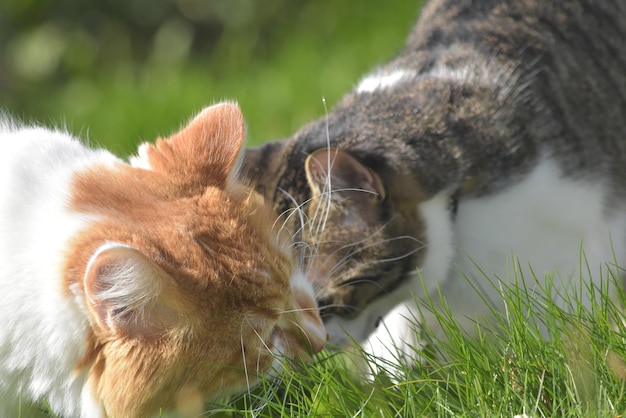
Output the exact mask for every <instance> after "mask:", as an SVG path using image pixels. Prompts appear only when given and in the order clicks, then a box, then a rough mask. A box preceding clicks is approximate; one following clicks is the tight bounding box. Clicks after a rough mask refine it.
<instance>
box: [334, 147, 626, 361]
mask: <svg viewBox="0 0 626 418" xmlns="http://www.w3.org/2000/svg"><path fill="white" fill-rule="evenodd" d="M608 198H609V190H608V188H607V187H605V185H603V184H601V183H598V182H591V181H582V180H573V179H571V178H566V177H563V175H562V174H561V172H560V170H559V168H558V166H557V164H556V163H555V162H554V161H552V160H550V159H544V160H542V161H541V162H540V163H539V164H538V165H537V166H536V167H535V168H534V170H532V172H531V173H530V174H529V175H528V176H527V177H526V178H525V179H523V180H522V181H520V182H519V183H517V184H515V185H512V186H510V187H508V188H506V189H504V190H502V191H500V192H498V193H495V194H493V195H491V196H483V197H477V198H472V199H465V200H461V201H460V202H459V207H458V213H457V215H456V220H455V222H454V226H453V224H452V222H451V221H449V220H451V217H450V216H451V215H450V214H449V212H448V210H447V202H446V200H445V199H444V198H443V195H438V196H435V197H434V198H433V199H431V200H429V201H427V202H424V203H422V204H421V205H420V206H419V207H418V211H419V212H420V214H421V216H422V218H423V219H424V221H425V224H426V238H427V241H428V243H429V245H428V248H427V250H426V251H427V252H426V254H425V259H424V261H423V265H422V267H421V269H420V270H421V273H422V275H423V279H424V283H422V281H420V279H419V276H418V275H415V276H413V277H410V278H409V280H408V282H406V283H404V284H403V285H402V286H400V288H398V289H396V290H395V291H393V292H391V293H390V294H389V295H387V296H384V297H382V298H380V299H378V300H376V301H375V302H373V303H371V304H370V305H368V307H367V308H366V309H365V311H364V312H363V313H362V314H361V315H359V316H358V317H357V318H355V319H352V320H345V319H341V318H334V319H333V320H332V321H331V322H330V323H328V324H327V329H328V331H329V333H330V335H331V341H336V342H338V343H340V344H345V343H346V342H347V341H348V339H347V337H346V335H345V333H346V332H349V334H350V335H351V336H352V337H353V338H355V339H356V340H357V341H360V342H362V345H363V347H364V348H365V350H366V351H368V352H370V353H371V354H375V355H377V356H381V357H382V358H383V359H384V360H386V361H389V362H391V363H394V364H395V363H398V361H402V360H403V359H404V355H405V354H414V353H415V350H416V349H417V350H419V349H420V347H421V343H420V338H419V329H415V326H416V325H417V326H419V325H420V324H426V325H427V326H428V327H429V328H430V329H432V330H434V331H435V332H438V331H440V330H438V327H437V321H435V319H434V317H433V316H432V314H429V313H428V312H427V311H423V312H422V313H423V314H424V317H420V315H419V312H418V311H417V309H416V308H415V302H416V301H419V300H420V299H423V298H424V297H425V296H428V297H430V298H432V300H433V301H438V300H439V295H438V292H441V294H442V295H443V297H444V298H445V299H446V303H447V305H448V307H449V308H450V309H451V311H452V314H453V315H454V316H455V318H457V319H458V320H459V321H460V322H461V324H462V325H464V326H465V327H466V328H469V327H470V325H471V323H472V320H473V318H477V317H481V316H485V315H489V314H490V310H489V308H488V306H487V304H486V303H485V302H484V300H483V299H482V298H481V295H479V294H478V293H477V292H476V291H475V290H474V289H473V288H472V284H470V282H468V280H466V279H464V278H463V277H461V276H460V274H459V271H460V272H462V273H463V274H465V275H467V276H469V278H470V280H472V281H473V283H474V285H477V287H478V288H479V289H482V290H483V294H482V296H483V297H484V298H486V300H490V301H492V302H493V303H495V305H496V306H500V307H501V302H500V303H498V300H499V299H501V298H500V296H499V294H498V291H497V289H494V287H493V286H492V285H491V284H489V283H487V282H486V279H485V277H484V276H483V275H482V273H481V272H480V271H479V270H478V269H477V267H476V266H475V265H474V263H476V265H477V266H478V267H479V268H480V269H482V270H483V271H485V272H486V273H487V274H488V275H489V277H491V278H494V279H495V278H499V279H501V280H503V281H505V282H510V281H511V280H512V279H513V278H514V275H513V272H512V270H511V268H512V267H514V268H516V269H517V270H518V271H521V272H522V273H523V276H524V279H525V280H526V283H527V285H528V287H529V288H531V289H532V288H533V287H534V286H535V282H534V279H532V275H531V272H530V267H529V266H532V270H533V271H534V273H535V274H536V275H537V276H538V277H539V278H540V279H541V278H542V277H543V275H544V273H554V272H558V273H559V275H560V277H561V279H560V280H556V281H555V286H557V288H560V290H567V291H568V292H570V294H571V293H572V292H574V291H575V290H576V288H577V286H578V287H579V286H580V277H581V276H582V277H583V279H584V280H587V281H589V280H594V281H595V282H596V284H597V282H598V281H599V280H600V269H603V271H605V272H606V268H605V266H606V265H607V264H608V265H613V264H614V254H616V255H617V256H618V257H620V256H623V255H625V254H626V253H625V251H626V216H625V214H626V211H624V209H625V208H624V207H617V208H613V210H610V209H609V208H608V207H607V203H606V202H607V200H608ZM581 248H582V250H583V251H584V254H585V256H586V260H587V262H588V264H589V267H590V271H591V273H592V277H587V275H586V274H585V271H586V269H585V271H583V272H580V271H579V263H580V257H581ZM512 255H515V257H516V259H517V260H519V263H517V262H516V263H515V265H514V266H512ZM452 261H453V262H452ZM416 267H418V266H416ZM518 278H519V274H518ZM424 287H426V291H427V292H428V295H425V293H424V291H425V290H424ZM578 296H580V297H582V300H583V303H587V304H588V303H589V295H585V294H582V295H578ZM557 302H560V301H559V300H557ZM377 325H378V326H377ZM413 357H414V356H413Z"/></svg>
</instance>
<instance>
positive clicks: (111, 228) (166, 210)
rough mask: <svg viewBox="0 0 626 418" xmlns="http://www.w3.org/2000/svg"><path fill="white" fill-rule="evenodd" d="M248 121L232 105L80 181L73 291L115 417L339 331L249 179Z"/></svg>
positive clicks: (96, 384)
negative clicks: (327, 325) (245, 180)
mask: <svg viewBox="0 0 626 418" xmlns="http://www.w3.org/2000/svg"><path fill="white" fill-rule="evenodd" d="M244 131H245V129H244V121H243V117H242V115H241V112H240V110H239V108H238V107H237V106H236V105H234V104H231V103H223V104H219V105H216V106H213V107H209V108H207V109H205V110H204V111H203V112H201V113H200V114H199V115H198V116H196V117H195V118H194V119H193V120H192V121H191V122H190V123H189V124H188V125H187V126H186V127H184V128H183V129H182V130H181V131H180V132H178V133H176V134H174V135H173V136H172V137H170V138H169V139H159V140H158V141H156V143H155V144H154V145H150V144H147V145H143V146H142V147H141V148H140V151H139V156H138V157H136V158H135V159H133V160H131V161H132V166H131V165H126V164H109V165H99V166H96V167H90V168H87V169H85V170H84V171H82V172H79V173H77V174H76V175H75V179H74V183H73V196H72V197H73V198H72V201H71V202H70V208H71V209H72V210H74V211H76V212H78V213H80V214H84V216H86V217H89V218H90V219H91V220H92V221H91V224H90V226H89V227H88V228H86V229H85V230H83V231H82V232H81V233H80V234H79V235H78V236H77V237H75V239H74V241H73V242H72V246H71V250H70V251H69V253H68V257H67V262H66V280H67V285H68V289H71V291H72V294H73V295H74V296H75V297H77V298H78V299H79V303H80V304H81V305H83V306H84V308H85V311H86V313H87V315H88V318H89V323H90V324H91V330H92V331H91V335H90V341H89V347H90V349H89V350H88V352H87V353H86V355H85V358H84V361H83V363H82V364H81V365H79V367H78V368H79V369H80V370H81V371H84V372H86V373H87V376H88V382H89V385H90V387H91V389H92V391H93V397H94V399H95V400H96V402H100V403H101V404H102V405H103V409H104V410H105V411H106V414H107V416H149V415H151V414H154V413H156V412H158V410H160V409H163V410H167V409H172V408H178V409H179V410H183V409H190V410H191V411H193V412H192V413H194V414H195V413H200V412H202V402H203V400H205V399H214V398H217V397H220V396H224V395H228V394H232V393H234V392H238V391H241V390H244V389H246V388H247V387H249V386H250V385H253V384H254V383H255V382H256V381H257V380H258V376H259V375H260V374H263V373H272V370H273V368H276V367H277V366H278V365H279V357H282V356H285V357H288V358H294V359H302V360H306V359H307V358H309V356H310V355H311V354H312V353H315V352H317V351H319V350H321V348H322V347H323V344H324V342H325V337H326V335H325V331H324V328H323V325H322V323H321V320H320V318H319V315H318V313H317V306H316V303H315V299H314V296H313V292H312V289H311V285H310V284H309V283H308V282H307V280H306V279H305V277H304V276H303V275H302V274H301V273H300V270H299V266H298V263H297V260H296V258H295V257H294V254H293V250H292V247H291V242H290V241H289V239H288V237H287V236H286V235H285V234H281V233H277V232H276V231H275V230H274V229H273V222H274V219H275V217H276V216H275V214H274V213H273V212H272V210H271V208H269V207H268V206H267V205H265V204H264V202H263V199H262V198H261V197H260V196H259V195H258V194H257V193H255V192H254V191H252V190H251V189H250V188H248V187H245V186H244V185H242V184H241V183H240V182H238V180H237V170H238V165H239V154H240V152H241V148H242V146H243V141H244Z"/></svg>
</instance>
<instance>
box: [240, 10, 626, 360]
mask: <svg viewBox="0 0 626 418" xmlns="http://www.w3.org/2000/svg"><path fill="white" fill-rule="evenodd" d="M625 40H626V2H624V1H621V0H551V1H546V0H508V1H503V0H479V1H466V0H432V1H430V2H428V3H427V4H426V5H425V6H424V7H423V9H422V11H421V16H420V18H419V20H418V22H417V24H416V26H415V27H414V29H413V30H412V32H411V33H410V36H409V37H408V40H407V42H406V46H405V47H404V49H402V50H401V52H400V53H399V54H398V55H397V56H396V57H395V58H394V59H392V60H391V61H390V62H388V63H386V64H384V65H381V66H380V67H378V68H376V69H375V70H374V71H373V72H371V73H370V74H368V75H366V76H365V77H364V78H363V79H362V80H361V81H360V82H359V83H358V85H357V86H356V87H355V89H354V90H353V91H351V92H349V93H348V94H347V95H346V96H345V97H344V98H343V99H342V100H341V101H340V102H339V103H338V104H337V105H336V107H335V108H334V109H333V110H332V111H331V112H330V113H329V114H328V115H326V116H325V117H323V118H321V119H319V120H317V121H314V122H312V123H310V124H308V125H306V126H304V127H303V128H302V129H300V130H299V131H298V132H297V133H295V134H294V135H293V136H292V137H290V138H288V139H285V140H282V141H275V142H270V143H267V144H266V145H264V146H261V147H259V148H256V149H250V150H248V151H246V156H245V171H246V173H247V174H248V176H249V177H251V178H252V179H254V181H256V184H257V187H258V189H259V190H260V191H262V193H263V194H264V196H265V198H266V199H267V200H268V201H270V202H272V204H273V206H274V209H275V210H276V211H277V212H278V213H282V214H283V216H282V217H281V219H280V222H281V223H282V224H283V225H284V227H285V228H287V229H289V230H290V231H292V233H294V234H298V235H299V236H301V238H302V240H303V241H304V242H306V243H307V244H310V248H311V249H313V250H314V251H310V252H309V257H308V259H307V263H308V268H309V269H310V270H311V271H312V276H311V277H312V279H313V282H314V286H315V290H316V293H317V297H318V301H319V303H320V305H321V307H322V313H323V317H324V320H325V323H326V326H327V329H328V331H329V334H330V341H331V342H333V343H336V344H339V345H343V344H346V343H347V342H348V341H349V339H348V336H351V337H353V338H354V339H356V340H358V341H360V342H361V343H362V344H363V347H364V348H365V349H366V350H368V351H369V352H371V353H372V354H375V355H378V356H381V357H383V358H384V359H386V360H388V361H391V362H402V361H403V359H405V355H407V354H410V353H413V350H414V349H415V348H418V349H419V348H420V347H421V345H422V343H423V342H422V340H421V338H420V332H421V331H420V330H422V329H423V326H427V327H429V328H432V329H433V332H434V333H435V334H436V333H437V332H438V326H437V321H435V320H434V317H433V315H432V313H429V312H427V311H425V310H421V309H419V306H421V305H420V301H421V300H423V299H428V298H432V299H433V300H439V299H440V298H439V292H441V295H442V296H443V298H444V299H445V301H446V303H447V305H448V306H449V308H450V309H451V311H452V313H453V314H454V315H455V316H456V318H458V319H459V321H461V323H462V324H464V326H465V327H469V324H470V323H472V321H473V320H474V319H476V318H481V317H486V318H489V315H490V314H491V311H490V309H491V307H495V308H496V309H503V304H502V300H501V297H500V296H499V293H498V290H497V289H498V287H499V286H498V285H497V283H490V282H492V281H494V280H495V279H496V278H497V279H499V280H503V281H505V282H512V280H513V277H514V272H517V276H518V277H521V276H523V280H525V281H526V285H527V286H528V288H529V289H533V288H534V287H535V286H536V285H537V282H536V281H534V279H533V276H532V274H531V269H532V273H534V274H535V275H537V276H538V279H539V281H540V282H541V280H542V277H543V275H544V274H547V273H554V272H558V273H559V274H558V275H557V278H556V280H555V281H556V283H555V286H556V287H555V289H554V294H555V298H556V299H557V302H559V301H560V303H561V304H562V300H561V299H559V298H560V296H559V295H560V294H562V293H561V292H565V291H567V292H569V293H570V294H573V295H577V296H578V297H580V298H581V300H582V301H583V303H589V302H590V299H589V298H590V296H589V294H588V292H586V289H587V287H588V286H589V285H590V284H592V283H593V284H595V285H598V284H599V281H600V277H601V276H602V275H603V274H605V273H606V271H607V269H613V270H615V266H614V262H615V260H616V259H617V261H618V262H619V261H621V262H622V263H624V262H626V260H624V257H626V42H625ZM294 209H297V210H298V211H299V212H300V217H298V216H296V214H294V213H292V211H293V210H294ZM513 256H514V257H513ZM581 256H584V259H583V260H582V263H585V262H586V263H588V266H589V269H587V268H586V267H585V268H583V269H579V266H580V265H581ZM601 270H602V272H603V274H600V273H601ZM460 272H462V273H460ZM483 272H484V274H483ZM463 275H465V276H468V279H467V280H466V279H465V278H464V277H463ZM477 289H478V290H479V291H478V292H477V291H476V290H477ZM486 301H487V302H489V303H485V302H486ZM416 302H417V304H416ZM490 305H491V306H490ZM440 331H441V330H439V332H440Z"/></svg>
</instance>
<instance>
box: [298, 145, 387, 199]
mask: <svg viewBox="0 0 626 418" xmlns="http://www.w3.org/2000/svg"><path fill="white" fill-rule="evenodd" d="M305 171H306V178H307V181H308V183H309V187H310V188H311V190H312V192H313V196H319V195H321V194H322V193H325V192H332V194H331V197H332V195H337V194H338V196H341V195H346V194H349V195H350V196H353V197H356V198H359V197H362V198H365V199H369V198H372V197H373V198H374V199H375V200H377V201H381V200H383V199H384V198H385V188H384V187H383V183H382V181H381V180H380V177H379V176H378V174H376V173H375V172H374V170H372V169H370V168H368V167H366V166H364V165H363V164H361V163H360V162H359V161H358V160H357V159H356V158H354V157H353V156H352V155H350V154H349V153H347V152H345V151H341V150H338V149H336V148H321V149H318V150H316V151H314V152H313V153H312V154H311V155H309V156H308V157H307V159H306V161H305Z"/></svg>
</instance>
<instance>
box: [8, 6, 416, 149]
mask: <svg viewBox="0 0 626 418" xmlns="http://www.w3.org/2000/svg"><path fill="white" fill-rule="evenodd" d="M418 8H419V0H386V1H385V2H384V3H383V2H382V1H380V0H379V1H376V0H361V1H359V2H349V1H345V0H344V1H342V0H314V1H304V0H107V1H99V2H88V1H81V0H2V1H0V107H2V108H5V109H8V110H9V112H10V113H12V114H14V115H16V116H17V117H18V118H20V119H22V120H25V121H34V120H35V121H39V122H41V123H44V124H46V125H64V126H66V127H67V129H69V130H70V131H71V132H73V133H74V134H76V135H80V136H81V137H83V138H88V139H89V140H90V141H91V142H92V143H94V144H98V145H102V146H106V147H108V148H110V149H111V150H113V151H114V152H115V153H117V154H119V155H126V154H128V153H131V152H134V150H135V147H136V144H137V143H138V142H141V141H145V140H154V139H155V138H156V137H157V136H159V135H168V134H169V133H171V132H173V131H175V130H176V129H178V128H179V127H180V126H181V124H183V123H184V122H186V121H187V120H188V119H189V118H190V116H191V115H192V114H194V113H195V112H197V111H198V110H200V109H201V108H202V107H204V106H205V105H208V104H211V103H213V102H215V101H219V100H221V99H225V98H227V99H235V100H237V101H238V102H239V103H240V105H241V107H242V109H243V112H244V115H245V117H246V120H247V122H248V144H249V145H256V144H259V143H262V142H264V141H267V140H271V139H276V138H283V137H286V136H288V135H290V134H292V133H293V132H295V131H296V130H297V129H298V127H299V126H301V125H303V124H304V123H306V122H307V121H310V120H312V119H314V118H317V117H319V116H322V115H323V114H324V103H323V100H324V99H325V101H326V103H327V104H328V107H329V108H332V106H333V104H334V103H336V102H337V100H338V99H339V98H340V97H341V96H342V95H343V94H344V93H345V92H347V91H348V90H349V89H351V88H352V87H353V86H354V85H355V84H356V83H357V82H358V80H359V79H360V77H361V76H362V75H363V74H364V73H366V72H367V71H369V70H371V69H372V68H373V67H375V66H376V65H377V64H380V63H382V62H383V61H385V60H387V59H389V58H391V57H393V56H394V55H395V54H396V53H397V52H398V51H399V49H400V48H401V47H402V45H403V43H404V39H405V37H406V35H407V33H408V31H409V30H410V27H411V25H412V24H413V22H414V21H415V19H416V17H417V15H418Z"/></svg>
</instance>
